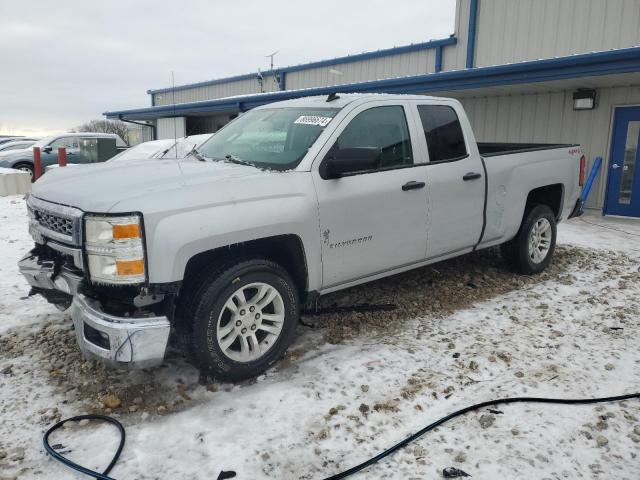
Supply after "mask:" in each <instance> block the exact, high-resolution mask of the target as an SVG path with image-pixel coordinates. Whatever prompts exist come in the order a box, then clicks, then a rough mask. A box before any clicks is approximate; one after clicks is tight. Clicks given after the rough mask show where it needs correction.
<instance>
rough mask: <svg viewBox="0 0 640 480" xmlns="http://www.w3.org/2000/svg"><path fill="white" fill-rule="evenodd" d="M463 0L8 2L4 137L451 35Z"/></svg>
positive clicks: (0, 17) (1, 48)
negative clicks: (173, 89) (203, 84)
mask: <svg viewBox="0 0 640 480" xmlns="http://www.w3.org/2000/svg"><path fill="white" fill-rule="evenodd" d="M454 17H455V0H396V1H394V2H391V1H389V0H368V1H365V0H351V1H346V0H324V1H322V2H317V1H316V2H310V1H307V0H298V1H292V0H281V1H279V2H266V1H255V0H231V1H227V0H220V1H205V0H200V1H196V0H193V1H192V0H180V1H166V0H155V1H149V0H128V1H122V0H108V1H104V0H103V1H95V0H92V1H86V0H83V1H75V0H57V1H50V0H40V1H34V0H21V1H13V0H0V72H1V73H2V74H1V75H0V135H1V134H4V135H6V134H14V135H40V136H42V135H47V134H52V133H58V132H62V131H66V130H69V129H71V128H73V127H75V126H78V125H80V124H81V123H83V122H85V121H88V120H92V119H100V118H104V117H102V113H103V112H105V111H108V110H118V109H127V108H136V107H145V106H149V105H150V98H149V95H148V94H147V93H146V92H147V90H148V89H152V88H161V87H167V86H170V85H171V72H172V71H173V72H174V75H175V82H176V85H180V84H184V83H190V82H198V81H203V80H209V79H213V78H221V77H226V76H230V75H237V74H243V73H249V72H255V71H257V69H258V68H261V69H263V70H266V69H268V68H269V59H268V58H266V57H265V56H266V55H268V54H270V53H272V52H274V51H278V52H279V53H278V54H277V55H276V56H275V66H276V67H278V66H280V67H283V66H287V65H295V64H299V63H306V62H309V61H316V60H322V59H326V58H332V57H336V56H343V55H348V54H354V53H361V52H364V51H371V50H377V49H381V48H389V47H392V46H400V45H406V44H409V43H416V42H423V41H427V40H431V39H437V38H445V37H447V36H449V35H450V34H452V33H453V30H454Z"/></svg>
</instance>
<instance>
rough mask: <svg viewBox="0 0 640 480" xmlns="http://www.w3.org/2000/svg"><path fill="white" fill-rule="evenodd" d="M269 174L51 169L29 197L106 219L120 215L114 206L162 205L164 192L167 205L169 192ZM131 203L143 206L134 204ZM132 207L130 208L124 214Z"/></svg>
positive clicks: (135, 166)
mask: <svg viewBox="0 0 640 480" xmlns="http://www.w3.org/2000/svg"><path fill="white" fill-rule="evenodd" d="M269 174H270V173H268V172H264V171H261V170H259V169H256V168H254V167H251V166H246V165H236V164H231V163H226V162H200V161H198V160H193V159H186V160H175V159H169V160H153V159H144V160H132V161H127V162H106V163H99V164H92V165H76V166H74V167H73V168H56V169H52V170H50V171H48V172H47V173H46V174H45V175H43V176H42V177H41V178H40V179H39V180H38V181H37V182H35V183H34V184H33V188H32V194H33V195H34V196H35V197H37V198H40V199H42V200H47V201H50V202H55V203H59V204H62V205H68V206H72V207H76V208H80V209H81V210H84V211H87V212H100V213H108V212H110V211H112V210H114V209H120V210H121V208H120V206H122V208H125V210H127V209H129V210H127V211H132V210H135V211H143V210H144V209H143V208H141V207H142V206H143V204H148V203H149V201H155V200H156V199H158V198H163V199H166V198H167V194H169V193H170V192H173V193H172V199H173V200H175V201H177V202H179V201H180V198H179V195H178V196H177V197H176V196H175V191H179V190H185V189H187V190H189V189H190V188H191V187H193V186H196V185H202V184H206V187H207V190H209V191H215V190H217V189H216V188H214V186H215V185H214V184H218V185H220V184H224V185H225V186H226V187H228V186H229V185H230V182H232V183H233V182H238V181H241V180H242V179H244V178H246V177H255V176H265V175H269ZM225 190H226V188H225ZM136 199H141V200H142V199H144V200H143V201H140V202H136V201H135V200H136ZM210 200H211V199H210ZM132 201H133V202H132ZM138 204H139V206H138ZM132 205H133V206H134V207H135V208H130V207H131V206H132ZM121 211H124V210H121Z"/></svg>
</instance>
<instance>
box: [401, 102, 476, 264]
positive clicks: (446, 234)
mask: <svg viewBox="0 0 640 480" xmlns="http://www.w3.org/2000/svg"><path fill="white" fill-rule="evenodd" d="M413 108H415V110H413V111H414V114H415V115H414V117H415V118H416V121H417V122H418V123H419V128H420V129H421V130H422V135H420V137H419V139H418V142H426V148H422V149H420V151H421V152H423V154H424V155H427V153H428V157H429V158H428V161H429V166H428V169H427V183H428V191H429V198H428V215H427V231H428V242H427V258H430V259H431V258H437V257H441V256H444V255H447V254H451V253H454V252H464V251H468V250H470V249H472V248H473V247H474V246H475V245H476V244H477V243H478V241H479V239H480V235H481V234H482V227H483V225H484V202H485V197H484V195H485V172H484V167H483V165H482V159H481V158H480V155H479V154H478V150H477V146H476V145H475V139H473V138H467V139H465V136H464V134H463V125H461V121H460V118H462V119H465V120H464V122H465V124H464V128H465V129H466V131H471V130H470V129H471V127H470V125H469V123H468V121H466V117H465V116H464V114H463V113H461V114H460V115H458V113H457V112H456V109H458V108H461V107H460V106H459V104H457V103H451V104H450V105H446V104H444V105H443V104H442V101H438V102H437V103H429V102H426V101H425V102H424V103H421V102H415V103H414V104H413ZM423 160H425V161H426V159H423Z"/></svg>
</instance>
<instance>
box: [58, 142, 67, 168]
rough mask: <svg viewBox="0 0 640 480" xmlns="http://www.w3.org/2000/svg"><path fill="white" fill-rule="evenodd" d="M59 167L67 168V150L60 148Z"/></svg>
mask: <svg viewBox="0 0 640 480" xmlns="http://www.w3.org/2000/svg"><path fill="white" fill-rule="evenodd" d="M58 165H60V166H61V167H66V166H67V149H66V148H64V147H60V148H58Z"/></svg>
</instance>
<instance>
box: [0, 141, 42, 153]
mask: <svg viewBox="0 0 640 480" xmlns="http://www.w3.org/2000/svg"><path fill="white" fill-rule="evenodd" d="M36 141H37V140H12V141H10V142H5V143H0V152H7V151H11V150H22V149H25V148H29V147H31V146H32V145H33V144H34V143H36Z"/></svg>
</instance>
